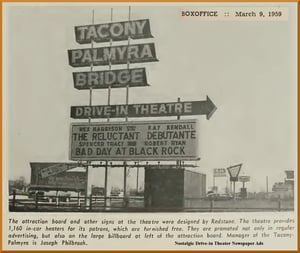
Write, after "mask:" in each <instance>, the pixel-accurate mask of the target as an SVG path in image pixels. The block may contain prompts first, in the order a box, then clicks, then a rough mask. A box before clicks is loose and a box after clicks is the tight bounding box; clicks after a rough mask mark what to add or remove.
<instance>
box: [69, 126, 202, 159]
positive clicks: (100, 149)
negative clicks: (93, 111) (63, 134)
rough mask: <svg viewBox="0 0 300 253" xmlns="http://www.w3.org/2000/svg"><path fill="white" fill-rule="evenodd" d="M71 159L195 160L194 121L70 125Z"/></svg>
mask: <svg viewBox="0 0 300 253" xmlns="http://www.w3.org/2000/svg"><path fill="white" fill-rule="evenodd" d="M70 138H71V146H70V159H71V160H76V161H80V160H84V161H85V160H86V161H88V160H96V161H101V160H116V161H123V160H127V161H138V160H146V161H149V160H155V161H159V160H173V159H176V160H178V159H181V160H197V159H198V143H199V140H198V123H197V121H196V120H180V121H179V120H176V121H174V120H173V121H132V122H114V123H80V124H71V133H70Z"/></svg>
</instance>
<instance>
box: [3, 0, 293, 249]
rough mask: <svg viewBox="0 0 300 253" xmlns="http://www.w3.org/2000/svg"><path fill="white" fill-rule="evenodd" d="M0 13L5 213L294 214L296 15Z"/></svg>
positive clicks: (267, 9)
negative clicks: (0, 29) (0, 23)
mask: <svg viewBox="0 0 300 253" xmlns="http://www.w3.org/2000/svg"><path fill="white" fill-rule="evenodd" d="M3 11H4V12H3V61H4V64H3V66H4V67H3V68H4V69H3V130H4V131H3V133H4V135H3V140H4V142H3V145H4V148H3V150H4V155H3V160H4V167H3V181H4V182H3V185H4V189H3V192H4V196H5V197H3V202H5V203H4V204H3V207H4V209H6V210H4V212H9V214H10V215H13V216H14V217H17V216H19V217H21V216H22V215H23V214H25V213H28V214H30V213H34V215H35V216H36V215H44V214H47V213H53V214H54V215H55V217H63V215H64V214H65V213H73V214H74V215H75V213H76V215H88V214H89V217H93V215H97V214H96V213H102V214H103V213H107V214H108V213H118V216H119V217H121V216H122V215H125V214H130V213H138V215H139V216H140V217H143V215H148V214H153V215H156V214H158V215H162V217H163V215H164V214H166V215H167V214H179V215H180V214H181V213H184V214H187V215H188V214H193V215H194V214H195V213H196V214H197V215H198V217H200V218H201V217H204V216H203V215H204V214H210V215H211V214H215V217H221V216H218V215H224V214H225V215H226V213H228V214H230V213H231V215H232V213H235V214H241V213H246V215H247V214H249V215H250V213H253V214H257V213H261V214H263V213H266V212H270V213H272V214H273V213H274V215H276V214H280V215H283V214H284V213H286V214H288V215H292V216H293V217H294V216H295V208H296V206H297V182H296V178H297V57H296V55H297V54H296V52H297V45H296V42H297V41H296V35H297V26H296V20H297V16H296V4H292V3H290V4H288V3H287V4H283V5H278V4H277V5H275V4H265V5H262V4H256V5H253V4H252V5H250V4H246V3H239V4H208V3H202V4H199V3H195V4H183V3H176V4H175V3H173V4H171V3H169V4H162V3H160V4H159V3H156V4H151V3H144V4H142V3H139V4H138V3H122V4H121V3H120V4H117V3H115V4H109V3H103V4H99V3H98V4H96V3H95V4H84V3H77V4H75V3H73V4H67V3H56V4H55V3H53V4H50V3H49V4H43V3H36V4H33V3H31V4H29V3H27V4H26V3H24V4H17V3H15V4H5V5H4V7H3ZM282 213H283V214H282ZM235 214H234V215H235ZM26 215H27V214H26ZM59 215H60V216H59ZM61 215H62V216H61ZM251 215H252V214H251ZM283 216H284V215H283ZM26 217H27V216H26ZM76 217H77V216H76ZM84 217H86V216H84ZM130 217H133V216H130ZM147 217H148V216H147ZM222 217H223V216H222ZM224 217H225V216H224ZM288 217H290V216H288ZM240 222H242V221H240ZM252 222H254V221H252ZM10 223H13V220H10V219H9V224H10ZM254 223H255V222H254ZM78 224H79V223H78ZM140 224H141V221H140ZM192 224H193V223H192ZM194 224H196V222H195V223H194ZM294 225H295V224H294ZM170 229H171V228H170ZM172 229H173V228H172ZM188 229H189V230H192V228H188ZM195 229H196V228H195ZM124 231H125V230H124ZM165 231H168V230H165ZM281 232H282V231H281ZM283 232H286V231H284V230H283ZM275 237H276V235H275ZM279 237H280V236H279ZM283 237H284V236H283ZM145 238H147V237H145ZM214 238H215V236H214ZM285 239H286V238H285ZM294 239H295V238H294ZM175 244H176V243H175ZM177 244H178V243H177ZM8 245H14V243H13V242H8ZM17 245H18V246H20V245H21V244H17ZM46 245H47V244H46ZM66 245H68V244H66ZM72 245H73V244H72ZM83 245H84V244H83ZM48 246H49V245H48Z"/></svg>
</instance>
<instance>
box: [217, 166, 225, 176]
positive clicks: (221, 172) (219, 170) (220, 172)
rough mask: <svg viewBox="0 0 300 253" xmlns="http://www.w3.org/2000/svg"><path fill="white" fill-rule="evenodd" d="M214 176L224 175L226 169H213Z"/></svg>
mask: <svg viewBox="0 0 300 253" xmlns="http://www.w3.org/2000/svg"><path fill="white" fill-rule="evenodd" d="M214 177H226V169H224V168H220V169H219V168H218V169H214Z"/></svg>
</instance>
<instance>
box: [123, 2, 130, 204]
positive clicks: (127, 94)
mask: <svg viewBox="0 0 300 253" xmlns="http://www.w3.org/2000/svg"><path fill="white" fill-rule="evenodd" d="M130 16H131V7H130V6H129V7H128V21H130ZM127 45H128V46H129V45H130V36H128V44H127ZM129 68H130V63H129V60H128V59H127V69H129ZM128 103H129V85H128V84H127V86H126V107H128ZM125 121H128V115H126V118H125ZM126 188H127V163H126V161H125V162H124V190H123V192H124V196H123V201H124V206H126V205H127V196H126V194H127V192H126Z"/></svg>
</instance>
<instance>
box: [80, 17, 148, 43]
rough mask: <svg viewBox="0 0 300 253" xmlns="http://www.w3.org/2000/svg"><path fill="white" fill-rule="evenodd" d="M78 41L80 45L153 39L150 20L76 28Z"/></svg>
mask: <svg viewBox="0 0 300 253" xmlns="http://www.w3.org/2000/svg"><path fill="white" fill-rule="evenodd" d="M75 37H76V41H77V42H78V43H80V44H86V43H91V42H92V41H95V42H108V41H110V40H114V41H120V40H127V39H128V38H129V37H130V38H131V39H145V38H152V37H153V36H152V35H151V31H150V23H149V19H142V20H132V21H124V22H115V23H106V24H97V25H84V26H76V27H75Z"/></svg>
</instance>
